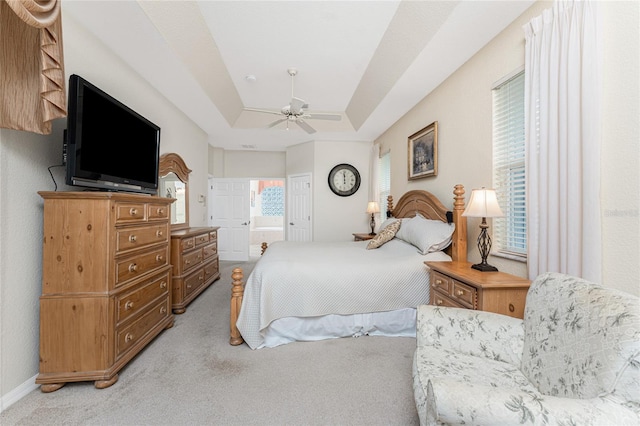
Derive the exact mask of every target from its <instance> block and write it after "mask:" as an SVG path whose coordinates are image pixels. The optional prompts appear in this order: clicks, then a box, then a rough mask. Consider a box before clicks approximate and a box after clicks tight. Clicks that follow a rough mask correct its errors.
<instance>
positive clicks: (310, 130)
mask: <svg viewBox="0 0 640 426" xmlns="http://www.w3.org/2000/svg"><path fill="white" fill-rule="evenodd" d="M296 123H298V126H300V127H301V128H302V130H304V131H305V132H307V133H309V134H311V133H315V132H316V129H314V128H313V127H311V126H309V125H308V124H307V122H306V121H304V120H303V119H302V118H298V119H297V120H296Z"/></svg>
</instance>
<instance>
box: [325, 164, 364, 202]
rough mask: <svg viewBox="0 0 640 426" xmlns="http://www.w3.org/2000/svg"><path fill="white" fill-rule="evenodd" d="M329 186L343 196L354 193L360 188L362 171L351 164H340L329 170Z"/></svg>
mask: <svg viewBox="0 0 640 426" xmlns="http://www.w3.org/2000/svg"><path fill="white" fill-rule="evenodd" d="M329 188H331V190H332V191H333V192H334V194H336V195H339V196H341V197H348V196H349V195H353V194H355V193H356V191H357V190H358V188H360V173H358V170H357V169H356V168H355V167H353V166H352V165H351V164H338V165H337V166H335V167H334V168H333V169H331V172H329Z"/></svg>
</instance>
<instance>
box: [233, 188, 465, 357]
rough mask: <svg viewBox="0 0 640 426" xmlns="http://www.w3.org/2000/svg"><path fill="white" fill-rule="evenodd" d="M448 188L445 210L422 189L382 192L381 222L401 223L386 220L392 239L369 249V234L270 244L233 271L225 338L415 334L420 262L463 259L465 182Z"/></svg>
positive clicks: (271, 342) (424, 293)
mask: <svg viewBox="0 0 640 426" xmlns="http://www.w3.org/2000/svg"><path fill="white" fill-rule="evenodd" d="M453 194H454V203H453V209H452V210H451V211H449V209H447V208H446V207H445V206H444V204H443V203H442V202H440V201H439V200H438V199H437V198H436V197H435V196H434V195H433V194H431V193H429V192H427V191H421V190H413V191H409V192H407V193H406V194H404V195H403V196H402V197H401V198H400V199H399V201H398V203H397V205H396V206H395V207H394V206H393V199H392V198H391V197H389V200H388V206H387V211H388V216H389V218H390V219H388V220H387V221H385V223H384V224H382V226H381V229H383V228H384V227H386V225H391V224H393V223H394V222H398V219H399V220H401V223H400V224H398V223H395V225H394V226H390V227H389V229H392V228H393V230H394V231H395V230H396V229H397V234H395V232H394V233H393V234H394V235H395V238H387V239H388V241H383V242H382V244H380V242H378V243H376V244H375V245H377V244H380V246H379V247H377V248H375V249H367V247H368V246H369V247H370V248H371V245H373V244H372V242H371V241H358V242H336V243H320V242H311V243H308V242H307V243H298V242H285V241H279V242H276V243H273V244H271V245H270V246H269V248H268V249H267V250H266V251H265V252H264V253H263V256H262V257H261V258H260V259H259V260H258V262H257V263H256V265H255V267H254V269H253V271H252V272H251V274H250V275H249V277H248V279H247V281H246V283H243V281H242V278H244V277H243V274H242V270H241V269H239V268H237V269H234V271H233V275H232V278H233V285H232V294H231V318H230V321H231V324H230V331H231V338H230V343H231V344H232V345H239V344H241V343H243V342H246V343H247V344H248V346H249V347H251V348H252V349H259V348H263V347H275V346H279V345H282V344H286V343H289V342H293V341H313V340H322V339H329V338H337V337H348V336H354V337H357V336H360V335H381V336H411V337H415V315H416V307H417V306H418V305H420V304H426V303H429V274H428V273H427V271H426V266H425V265H424V262H425V261H438V260H443V261H444V260H451V259H453V260H462V261H464V260H466V253H467V226H466V218H464V217H463V216H462V212H463V211H464V187H463V186H462V185H456V186H455V188H454V191H453ZM380 234H382V232H381V233H380ZM447 234H448V238H449V239H448V240H446V238H444V237H446V236H447ZM427 235H428V236H427ZM443 238H444V239H443ZM383 240H384V239H383ZM444 246H446V248H444Z"/></svg>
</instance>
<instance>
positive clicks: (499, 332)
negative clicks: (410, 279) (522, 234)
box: [416, 305, 524, 367]
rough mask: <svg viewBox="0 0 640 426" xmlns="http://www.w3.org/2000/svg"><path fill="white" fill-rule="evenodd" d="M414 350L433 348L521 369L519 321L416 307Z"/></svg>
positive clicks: (520, 322)
mask: <svg viewBox="0 0 640 426" xmlns="http://www.w3.org/2000/svg"><path fill="white" fill-rule="evenodd" d="M416 338H417V346H435V347H444V348H447V349H451V350H455V351H458V352H460V353H464V354H468V355H474V356H484V357H486V358H489V359H494V360H497V361H504V362H508V363H510V364H512V365H516V366H518V367H519V366H520V361H521V359H522V350H523V345H524V328H523V325H522V320H521V319H518V318H511V317H509V316H506V315H500V314H494V313H491V312H484V311H473V310H469V309H460V308H446V307H437V306H432V305H420V306H418V314H417V325H416Z"/></svg>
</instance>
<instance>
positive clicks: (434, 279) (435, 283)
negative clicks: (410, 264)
mask: <svg viewBox="0 0 640 426" xmlns="http://www.w3.org/2000/svg"><path fill="white" fill-rule="evenodd" d="M452 281H453V280H452V279H451V278H450V277H448V276H446V275H443V274H441V273H440V272H437V271H431V287H432V288H436V289H440V290H441V291H442V292H444V293H445V294H449V291H450V289H451V287H452Z"/></svg>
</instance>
